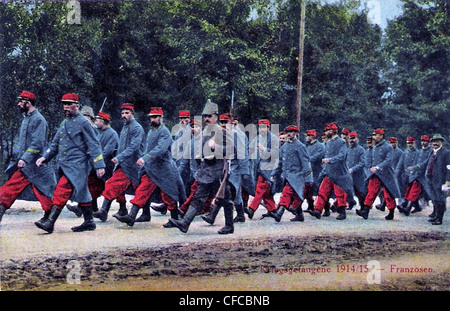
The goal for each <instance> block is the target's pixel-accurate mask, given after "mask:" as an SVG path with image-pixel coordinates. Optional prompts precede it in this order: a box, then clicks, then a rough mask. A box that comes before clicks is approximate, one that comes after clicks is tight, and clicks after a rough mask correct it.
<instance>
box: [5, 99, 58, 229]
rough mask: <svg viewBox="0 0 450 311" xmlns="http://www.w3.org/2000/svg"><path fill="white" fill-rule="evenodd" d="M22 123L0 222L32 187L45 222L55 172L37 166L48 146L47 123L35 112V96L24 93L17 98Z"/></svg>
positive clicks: (50, 204)
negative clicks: (37, 161)
mask: <svg viewBox="0 0 450 311" xmlns="http://www.w3.org/2000/svg"><path fill="white" fill-rule="evenodd" d="M18 99H19V103H18V104H17V105H18V106H19V109H20V111H21V112H22V113H23V120H22V124H21V126H20V131H19V141H18V142H17V144H16V145H15V149H16V150H15V153H14V155H15V156H14V157H13V159H12V161H11V163H10V164H9V166H8V168H7V169H6V174H7V175H10V177H9V179H8V181H7V182H6V183H5V184H4V185H3V186H2V187H0V222H1V220H2V217H3V214H4V213H5V211H6V210H7V209H9V208H10V207H11V205H12V204H13V203H14V201H15V200H16V199H17V198H18V197H19V195H20V194H21V193H22V191H23V190H25V188H27V187H28V186H30V185H31V188H32V190H33V192H34V195H35V196H36V197H37V199H38V200H39V202H40V204H41V206H42V209H43V210H44V217H43V218H42V219H41V220H39V222H43V221H45V220H46V219H47V218H48V216H49V215H50V210H51V207H52V196H53V191H54V189H55V186H56V177H55V173H54V172H53V170H52V169H51V168H50V167H48V166H47V165H43V166H41V167H38V166H36V159H37V158H39V157H40V156H41V155H42V154H43V152H44V148H45V146H46V145H47V140H46V138H47V130H48V128H47V122H46V121H45V119H44V117H43V116H42V115H41V113H40V112H39V111H38V110H37V109H36V108H35V99H36V96H35V94H33V93H31V92H28V91H23V92H22V93H21V94H20V96H19V97H18Z"/></svg>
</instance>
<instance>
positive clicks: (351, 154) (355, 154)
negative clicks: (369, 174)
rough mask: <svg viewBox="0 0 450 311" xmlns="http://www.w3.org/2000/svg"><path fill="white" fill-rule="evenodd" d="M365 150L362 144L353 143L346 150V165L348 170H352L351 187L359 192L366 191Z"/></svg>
mask: <svg viewBox="0 0 450 311" xmlns="http://www.w3.org/2000/svg"><path fill="white" fill-rule="evenodd" d="M364 157H365V151H364V148H363V146H361V145H359V144H355V146H351V145H350V146H349V147H348V150H347V166H348V168H349V170H350V169H351V170H353V172H352V173H351V174H352V180H353V187H354V188H355V189H356V190H357V191H358V192H360V193H362V194H364V195H365V194H366V193H367V185H366V182H365V180H366V175H365V173H364V163H365V159H364Z"/></svg>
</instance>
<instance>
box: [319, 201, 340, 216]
mask: <svg viewBox="0 0 450 311" xmlns="http://www.w3.org/2000/svg"><path fill="white" fill-rule="evenodd" d="M331 210H332V211H333V213H334V212H336V210H337V208H336V206H335V205H334V203H333V205H332V206H331ZM330 215H331V213H330V203H328V202H327V203H325V207H324V212H323V215H322V216H323V217H328V216H330Z"/></svg>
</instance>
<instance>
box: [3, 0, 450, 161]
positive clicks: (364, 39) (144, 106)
mask: <svg viewBox="0 0 450 311" xmlns="http://www.w3.org/2000/svg"><path fill="white" fill-rule="evenodd" d="M80 3H81V24H69V23H68V20H67V16H68V11H69V9H68V8H67V6H66V5H67V3H66V2H55V1H51V2H22V1H12V2H11V1H10V2H3V3H1V4H0V22H1V25H2V31H1V32H0V114H1V116H2V117H1V118H0V146H1V147H2V152H1V153H0V155H1V157H0V162H2V161H3V162H6V161H7V158H8V157H9V155H10V154H11V151H12V147H13V142H14V136H15V135H16V132H17V129H18V127H19V124H20V118H21V116H20V115H19V114H18V110H17V108H16V97H17V95H18V94H19V93H20V91H21V90H23V89H26V90H30V91H33V92H35V93H36V94H37V98H38V100H37V102H38V108H39V109H40V110H41V111H42V112H43V114H44V115H45V116H46V118H47V121H48V122H49V126H50V131H49V132H50V135H53V133H54V131H55V129H56V127H57V125H58V124H59V122H60V121H61V120H62V118H63V114H62V111H61V105H60V98H61V95H62V94H64V93H67V92H76V93H78V94H79V95H80V97H81V101H82V103H83V104H86V105H90V106H92V107H93V108H94V111H95V112H98V110H99V109H100V106H101V104H102V102H103V100H104V98H105V97H107V98H108V100H107V104H106V107H105V108H104V110H105V111H107V112H109V113H111V115H112V117H113V123H112V125H113V127H114V128H116V129H117V130H119V129H120V127H121V122H120V119H119V116H120V112H119V107H120V105H121V104H122V103H124V102H131V103H133V104H135V106H136V110H137V117H138V119H139V121H140V122H141V123H142V124H143V125H144V126H145V127H147V126H148V120H147V118H146V114H147V113H148V110H149V108H150V107H152V106H162V107H163V108H164V112H165V123H166V124H167V125H168V126H169V127H170V126H172V125H174V124H175V123H176V122H177V113H178V110H181V109H189V110H191V111H192V112H193V113H194V114H197V115H198V114H200V112H201V110H202V108H203V105H204V103H205V102H206V100H208V99H211V100H213V101H214V102H216V103H218V104H219V107H220V110H221V111H220V112H221V113H225V112H227V111H229V108H230V100H231V93H232V91H234V93H235V110H234V113H235V114H236V115H238V116H239V117H240V118H241V120H242V122H243V123H244V124H248V123H250V122H255V121H256V120H257V119H259V118H270V119H271V120H272V122H273V123H280V125H281V128H282V127H284V126H286V125H288V124H292V123H294V122H295V111H296V107H295V103H296V95H297V74H298V71H297V69H298V56H299V24H300V13H301V12H300V10H301V6H300V1H283V0H233V1H129V2H128V1H123V2H121V1H111V2H108V1H101V2H80ZM357 6H358V3H357V1H354V0H348V1H340V2H339V3H338V4H334V5H324V4H321V2H320V1H307V6H306V32H305V45H304V60H303V64H304V69H303V90H302V95H303V101H302V111H301V130H302V131H304V130H306V129H311V128H315V129H317V130H318V131H319V132H320V131H321V129H323V128H324V125H325V124H326V123H327V122H330V121H335V122H337V123H338V124H339V125H340V126H341V127H349V128H351V129H354V130H357V131H358V132H359V134H360V136H361V137H365V136H367V135H369V134H370V133H371V131H372V129H373V128H374V127H376V126H382V127H384V128H385V129H386V130H387V132H388V135H397V136H398V137H399V138H400V139H402V138H403V137H406V136H409V135H412V134H414V135H416V136H418V135H420V134H422V133H427V134H432V133H434V132H441V133H442V134H444V135H448V121H447V118H445V116H448V115H449V98H450V96H449V90H450V87H449V79H450V75H449V72H448V70H449V66H448V63H449V59H448V51H449V44H450V39H449V35H448V33H449V22H448V21H449V16H448V14H449V13H448V12H449V10H448V2H447V1H444V0H436V1H427V0H418V1H405V10H404V14H403V15H401V16H400V17H398V18H397V19H396V20H393V21H391V23H390V24H389V26H388V28H387V29H386V32H385V33H383V32H382V31H381V29H380V28H379V27H378V26H376V25H370V24H368V23H367V16H366V15H365V14H364V13H358V12H357V10H356V8H357ZM446 131H447V132H446Z"/></svg>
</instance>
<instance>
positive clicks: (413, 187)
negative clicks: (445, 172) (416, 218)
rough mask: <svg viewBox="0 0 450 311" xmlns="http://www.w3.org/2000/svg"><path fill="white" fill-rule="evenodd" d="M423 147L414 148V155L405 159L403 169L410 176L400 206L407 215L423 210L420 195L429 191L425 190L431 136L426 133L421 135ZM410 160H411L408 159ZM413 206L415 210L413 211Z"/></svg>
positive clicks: (400, 209) (401, 210)
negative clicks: (420, 204)
mask: <svg viewBox="0 0 450 311" xmlns="http://www.w3.org/2000/svg"><path fill="white" fill-rule="evenodd" d="M421 144H422V148H421V149H420V150H419V151H418V150H417V149H416V148H414V152H413V154H414V157H411V159H406V158H405V159H404V163H403V168H402V167H400V168H399V169H403V172H404V175H407V176H408V182H407V186H406V189H405V192H404V196H403V198H404V203H403V204H401V205H400V206H398V209H399V211H400V213H402V214H404V215H405V216H409V214H410V213H411V212H412V213H416V212H419V211H421V210H422V208H420V206H419V197H420V195H421V194H423V193H425V195H426V193H427V191H424V190H425V189H424V186H426V184H425V168H426V163H427V161H428V157H429V155H430V151H432V149H431V148H430V137H429V136H426V135H422V137H421ZM408 160H410V161H408ZM412 207H414V210H413V211H411V209H412Z"/></svg>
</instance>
